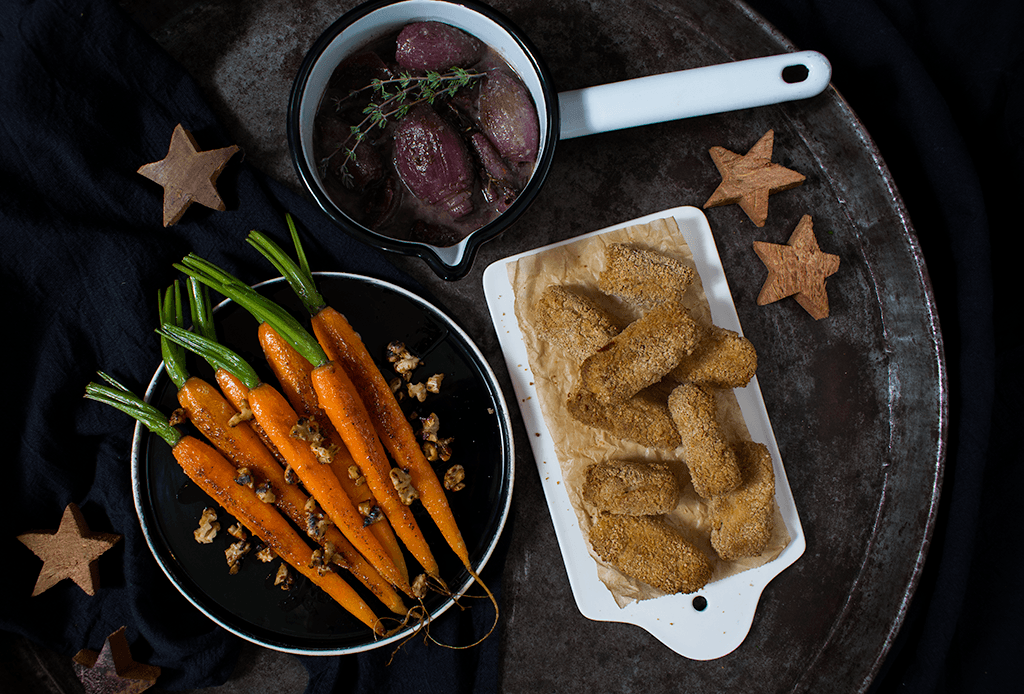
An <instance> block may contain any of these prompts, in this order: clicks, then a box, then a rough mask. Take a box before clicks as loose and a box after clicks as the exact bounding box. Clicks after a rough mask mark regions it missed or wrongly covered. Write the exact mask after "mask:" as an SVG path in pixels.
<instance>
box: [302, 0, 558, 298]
mask: <svg viewBox="0 0 1024 694" xmlns="http://www.w3.org/2000/svg"><path fill="white" fill-rule="evenodd" d="M401 1H402V0H371V1H370V2H366V3H363V4H361V5H359V6H358V7H355V8H353V9H352V10H349V11H348V12H346V13H345V14H344V15H342V16H341V17H340V18H339V19H338V20H337V21H336V22H334V24H332V25H331V26H330V27H329V28H328V29H327V30H326V31H325V32H324V33H323V34H321V35H320V37H319V38H318V39H317V40H316V42H315V43H314V44H313V46H312V47H311V48H310V49H309V52H308V53H307V54H306V57H305V58H304V59H303V61H302V65H301V66H300V68H299V72H298V74H297V75H296V78H295V82H294V84H293V85H292V92H291V96H290V98H289V100H288V124H287V125H288V146H289V149H290V150H291V155H292V162H293V163H294V165H295V168H296V171H297V172H298V174H299V178H300V179H301V180H302V183H303V185H305V186H306V189H307V190H308V191H309V192H310V194H312V196H313V198H314V199H315V200H316V203H317V205H318V206H319V207H320V209H321V210H323V211H324V213H325V214H327V216H328V217H330V218H331V219H332V220H333V221H334V223H335V224H336V225H338V226H339V227H341V229H342V230H343V231H345V232H346V233H347V234H349V235H351V236H353V237H355V238H356V239H359V240H360V241H362V242H364V243H366V244H369V245H371V246H374V247H377V248H383V249H385V250H387V251H391V252H394V253H399V254H402V255H411V256H417V257H419V258H421V259H422V260H423V261H425V262H426V263H427V265H429V266H430V269H431V270H433V271H434V272H435V273H436V274H437V275H438V276H439V277H441V279H445V280H457V279H461V278H462V277H464V276H465V275H466V274H467V273H468V272H469V269H470V267H471V266H472V264H473V260H474V258H475V257H476V253H477V250H478V249H479V247H480V245H481V244H483V243H485V242H487V241H490V240H491V239H493V238H495V237H496V236H498V235H499V234H501V233H502V232H503V231H505V230H506V229H507V228H508V227H509V226H511V225H512V224H513V223H514V222H515V221H516V220H517V219H518V218H519V217H520V216H521V215H522V214H523V212H525V211H526V209H527V208H528V207H529V206H530V204H531V203H532V202H533V200H534V199H535V198H536V197H537V194H538V193H539V192H540V189H541V187H542V186H543V184H544V180H545V179H546V178H547V175H548V171H549V170H550V168H551V163H552V161H553V159H554V156H555V144H556V143H557V141H558V129H559V114H558V92H557V91H556V90H555V88H554V81H553V80H552V78H551V74H550V73H549V71H548V69H547V66H546V65H545V64H544V62H543V61H542V60H541V58H540V54H539V53H538V52H537V49H536V48H535V47H534V46H533V44H532V43H531V42H530V41H529V39H527V38H526V36H525V35H524V34H523V32H522V31H521V30H520V29H519V28H518V27H517V26H516V25H515V24H514V23H513V22H512V21H511V20H509V19H508V18H507V17H505V16H504V15H502V14H501V13H500V12H498V11H497V10H495V9H493V8H491V7H489V6H487V5H485V4H483V3H480V2H475V1H474V0H461V1H459V2H452V3H451V4H453V5H461V6H464V7H466V8H468V9H471V10H473V11H475V12H477V13H478V14H481V15H483V16H485V17H487V18H488V19H490V20H491V21H493V22H494V23H495V24H498V25H499V26H500V27H502V28H503V29H504V30H505V31H506V32H508V34H509V35H510V36H512V38H513V39H514V40H515V41H516V42H517V43H518V44H519V45H520V47H521V48H522V49H523V52H524V53H525V54H526V55H527V57H528V58H529V59H530V62H531V64H532V66H533V68H534V69H535V70H536V72H537V75H538V78H539V80H540V84H541V90H542V92H543V94H544V101H545V104H544V108H545V110H546V112H547V128H546V132H545V133H543V141H544V142H546V143H547V144H546V146H545V147H544V148H543V150H542V151H540V152H539V153H538V157H537V161H536V163H535V164H534V172H533V175H532V176H531V178H530V182H529V183H528V184H527V185H526V187H525V188H524V189H523V191H522V192H521V193H520V194H519V197H517V198H516V200H515V202H513V203H512V205H511V206H509V208H508V209H507V210H505V211H504V212H503V213H501V214H500V215H499V216H498V217H497V218H496V219H494V220H493V221H491V222H489V223H487V224H485V225H484V226H482V227H480V228H479V229H477V230H476V231H474V232H472V233H471V234H470V235H469V237H468V238H467V239H466V248H465V251H464V253H463V254H462V257H461V258H460V259H459V261H458V262H457V263H456V264H454V265H450V264H448V263H446V262H445V261H444V260H443V259H442V258H441V256H440V255H438V253H437V249H435V248H434V247H432V246H429V245H427V244H425V243H419V242H416V241H405V240H402V239H396V238H391V237H389V236H384V235H383V234H378V233H376V232H374V231H373V230H371V229H368V228H367V227H365V226H363V225H362V224H358V223H356V222H355V221H354V220H352V219H350V218H349V217H348V216H347V215H345V214H344V213H343V212H342V211H341V210H340V209H338V207H337V206H335V205H334V203H333V202H332V201H331V200H330V198H328V197H327V195H326V194H325V193H324V192H323V191H322V190H321V189H320V186H319V183H318V179H317V173H316V172H315V171H314V170H312V169H311V168H310V167H309V165H308V164H307V163H306V159H305V157H304V156H303V153H302V143H301V142H300V140H299V106H300V103H301V101H302V98H303V93H304V91H305V88H306V84H307V82H308V81H309V76H310V73H311V72H312V70H313V66H314V65H315V64H316V62H317V59H318V58H319V57H320V55H321V54H322V53H323V52H324V50H326V48H327V46H328V45H329V44H330V43H331V41H333V40H334V39H335V38H336V37H337V36H338V35H339V34H341V33H342V32H343V31H344V30H345V28H346V27H348V26H350V25H351V24H353V23H354V22H355V21H356V20H358V19H360V18H362V17H364V16H366V15H367V14H370V13H371V12H373V11H375V10H378V9H380V8H382V7H385V6H387V5H393V4H396V3H398V2H401ZM332 69H333V67H332Z"/></svg>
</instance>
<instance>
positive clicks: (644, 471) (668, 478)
mask: <svg viewBox="0 0 1024 694" xmlns="http://www.w3.org/2000/svg"><path fill="white" fill-rule="evenodd" d="M583 498H584V500H586V501H587V502H588V503H590V504H592V505H593V506H594V507H596V508H597V509H598V510H600V511H606V512H608V513H622V514H625V515H628V516H656V515H658V514H660V513H668V512H670V511H672V510H673V509H674V508H675V507H676V503H678V501H679V483H678V482H677V481H676V476H675V474H674V473H673V472H672V469H671V468H670V467H669V466H668V465H666V464H665V463H660V462H653V461H652V462H644V461H630V460H611V461H608V462H601V463H594V464H593V465H591V466H590V467H588V468H587V474H586V479H585V480H584V482H583Z"/></svg>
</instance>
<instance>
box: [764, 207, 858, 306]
mask: <svg viewBox="0 0 1024 694" xmlns="http://www.w3.org/2000/svg"><path fill="white" fill-rule="evenodd" d="M754 252H755V253H757V255H758V257H759V258H761V260H762V262H764V264H765V266H766V267H767V268H768V279H766V280H765V282H764V285H763V286H762V287H761V293H760V295H758V297H757V304H758V306H764V305H765V304H770V303H772V302H773V301H778V300H779V299H785V298H786V297H787V296H793V295H796V300H797V302H798V303H799V304H800V305H801V306H803V307H804V309H805V310H806V311H807V312H808V313H809V314H811V315H812V316H813V317H814V319H815V320H821V319H822V318H825V317H826V316H828V293H827V292H826V290H825V279H826V278H827V277H829V276H831V275H833V274H835V272H836V270H838V269H839V256H837V255H832V254H831V253H822V252H821V249H820V248H818V241H817V239H816V238H815V237H814V226H813V224H812V222H811V216H810V215H807V214H805V215H804V216H803V217H802V218H801V219H800V222H799V223H798V224H797V225H796V229H795V230H794V231H793V234H792V236H790V237H789V242H788V243H786V244H784V245H781V244H777V243H766V242H764V241H754Z"/></svg>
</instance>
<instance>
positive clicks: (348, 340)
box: [248, 216, 470, 567]
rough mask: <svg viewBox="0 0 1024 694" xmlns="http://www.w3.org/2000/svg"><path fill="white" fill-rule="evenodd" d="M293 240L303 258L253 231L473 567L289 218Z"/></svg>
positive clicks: (437, 484)
mask: <svg viewBox="0 0 1024 694" xmlns="http://www.w3.org/2000/svg"><path fill="white" fill-rule="evenodd" d="M287 219H288V226H289V228H290V230H291V234H292V240H293V241H294V243H295V249H296V253H297V254H298V257H299V262H298V263H296V262H295V261H293V260H292V259H291V258H289V257H288V256H287V254H285V253H284V251H283V250H281V248H280V247H279V246H278V245H277V244H276V243H274V242H273V241H272V240H271V239H269V238H268V237H267V236H265V235H264V234H261V233H260V232H258V231H253V232H251V233H250V234H249V238H248V241H249V243H250V244H252V245H253V246H255V247H256V248H257V250H259V251H260V252H261V253H262V254H263V255H264V256H265V257H266V258H267V259H268V260H270V261H271V263H273V264H274V267H276V268H277V270H278V271H279V272H281V274H282V275H284V276H285V278H286V279H287V280H288V282H289V284H291V286H292V288H293V289H294V290H295V292H296V294H298V296H299V298H300V299H301V300H302V302H303V304H304V305H305V307H306V309H307V310H308V311H309V314H310V316H311V317H312V324H313V332H314V333H315V335H316V338H317V341H318V342H319V343H320V346H321V347H322V348H323V350H324V352H325V353H326V354H327V356H328V358H329V359H330V360H331V361H333V362H335V363H336V364H338V365H340V366H341V367H342V368H343V369H344V370H345V372H346V373H347V374H348V376H349V378H350V379H351V381H352V382H353V383H354V384H355V387H356V389H357V391H358V393H359V396H360V398H361V399H362V401H363V403H365V405H366V409H367V412H368V413H369V416H370V419H371V421H372V422H373V426H374V429H375V431H376V432H377V436H378V437H379V439H380V441H381V442H382V443H383V444H384V446H385V447H386V448H387V450H388V452H389V453H391V456H392V458H394V460H395V462H396V464H397V465H398V467H400V468H403V469H404V470H406V471H407V472H408V473H409V476H410V477H411V478H412V485H413V487H414V488H415V489H416V490H417V491H418V492H419V496H420V501H422V502H423V507H424V508H425V509H426V510H427V513H428V514H430V517H431V518H432V519H433V521H434V523H436V524H437V527H438V529H439V530H440V531H441V534H442V535H443V536H444V538H445V541H447V542H448V545H449V546H450V547H451V548H452V550H453V551H454V552H455V554H456V555H458V557H459V559H460V560H462V563H463V564H464V565H465V566H466V567H469V566H470V560H469V552H468V550H467V549H466V543H465V541H464V540H463V538H462V533H461V532H460V531H459V527H458V525H457V524H456V522H455V516H454V515H453V514H452V511H451V507H450V506H449V504H448V497H447V496H446V495H445V491H444V486H443V485H442V484H441V481H440V480H439V479H438V478H437V474H436V473H435V472H434V468H433V467H432V466H431V465H430V463H429V462H428V461H427V459H426V457H425V456H424V455H423V450H422V449H421V448H420V445H419V442H418V441H417V440H416V434H415V433H414V432H413V429H412V425H411V424H410V423H409V420H408V419H407V418H406V416H405V414H404V413H403V412H402V408H401V406H400V405H399V404H398V400H397V399H396V398H395V394H394V392H393V391H392V390H391V388H390V386H388V383H387V381H386V380H385V379H384V376H383V374H381V372H380V369H378V368H377V365H376V363H374V361H373V358H372V357H371V356H370V353H369V352H368V351H367V349H366V346H365V345H364V344H363V341H362V339H361V338H360V337H359V335H358V333H356V331H355V330H354V329H353V328H352V326H351V325H350V324H349V322H348V320H347V319H346V318H345V316H344V315H342V314H341V313H339V312H338V311H336V310H335V309H333V308H331V307H330V306H327V303H326V301H324V299H323V297H322V296H321V295H320V293H319V292H318V291H317V290H316V287H315V286H314V282H313V275H312V273H311V272H310V271H309V266H308V265H307V264H306V261H305V256H304V254H303V252H302V247H301V245H300V244H299V239H298V234H297V232H296V230H295V226H294V224H293V223H292V221H291V217H290V216H289V217H288V218H287Z"/></svg>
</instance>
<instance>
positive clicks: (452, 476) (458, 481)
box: [444, 464, 466, 492]
mask: <svg viewBox="0 0 1024 694" xmlns="http://www.w3.org/2000/svg"><path fill="white" fill-rule="evenodd" d="M465 479H466V470H465V469H464V468H463V467H462V466H461V465H458V464H456V465H452V466H451V467H450V468H448V471H447V472H445V473H444V488H445V489H447V490H448V491H450V492H458V491H461V490H463V489H465V488H466V483H465V482H464V480H465Z"/></svg>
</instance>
